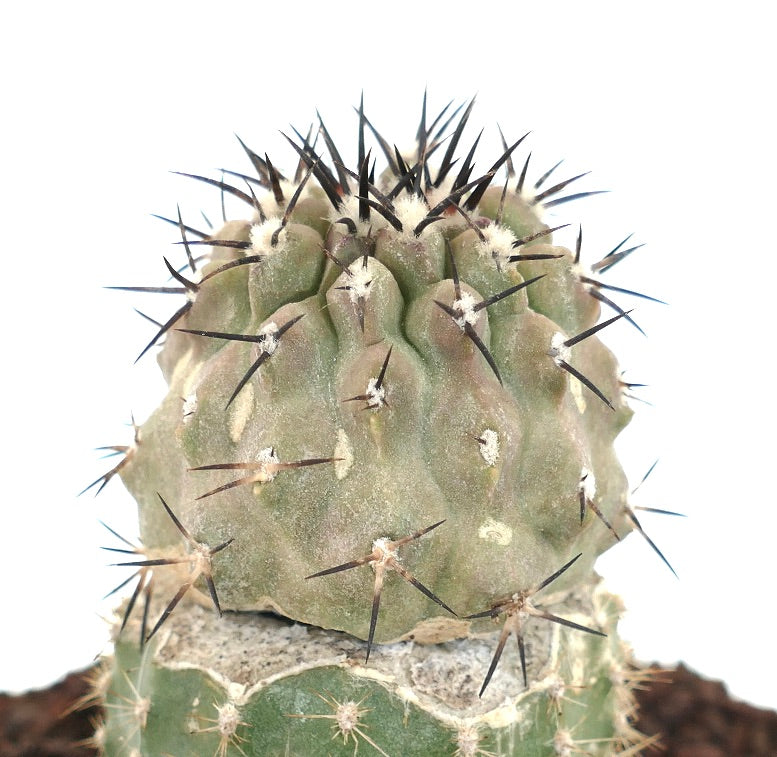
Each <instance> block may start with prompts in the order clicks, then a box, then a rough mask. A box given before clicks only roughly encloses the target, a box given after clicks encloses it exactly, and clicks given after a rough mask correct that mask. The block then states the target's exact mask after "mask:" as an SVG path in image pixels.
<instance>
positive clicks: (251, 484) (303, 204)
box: [84, 95, 672, 757]
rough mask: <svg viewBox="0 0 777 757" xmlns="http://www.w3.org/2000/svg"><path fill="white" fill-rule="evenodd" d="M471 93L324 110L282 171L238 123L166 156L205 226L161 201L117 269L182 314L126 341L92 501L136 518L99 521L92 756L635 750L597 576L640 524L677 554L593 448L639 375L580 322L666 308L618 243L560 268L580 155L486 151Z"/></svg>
mask: <svg viewBox="0 0 777 757" xmlns="http://www.w3.org/2000/svg"><path fill="white" fill-rule="evenodd" d="M473 107H474V100H472V101H469V102H465V103H462V104H459V105H457V104H455V103H454V102H451V103H448V104H447V105H446V106H445V107H444V108H442V109H441V110H439V111H431V110H427V98H426V95H424V97H423V102H422V107H421V117H420V121H419V122H418V124H417V127H416V131H415V145H414V146H413V147H412V149H410V150H405V151H402V150H401V149H399V147H397V143H395V142H394V141H392V139H391V138H389V137H388V136H386V135H384V134H383V133H382V132H380V131H379V130H378V128H377V127H376V126H375V125H373V123H372V121H371V120H370V119H369V118H368V117H367V115H366V113H365V108H364V100H363V99H362V101H361V102H360V104H359V105H358V107H357V108H356V109H355V111H356V112H355V116H354V129H353V134H354V136H355V145H352V144H347V145H346V143H345V142H342V141H340V140H339V139H338V141H336V140H335V138H334V137H333V135H332V134H330V132H329V130H328V129H327V127H326V126H325V124H324V121H323V119H322V118H321V116H320V115H318V114H317V118H316V121H315V123H314V124H313V125H311V126H310V128H309V129H306V130H303V131H297V130H296V129H291V130H290V131H289V133H288V134H284V137H285V143H287V144H288V152H287V158H286V163H285V165H286V166H289V168H288V170H287V169H285V168H284V169H283V171H282V170H281V168H280V165H281V164H280V162H278V163H275V162H274V161H273V160H271V159H270V157H269V155H268V154H267V153H264V152H259V151H256V152H255V151H254V150H252V149H251V148H249V147H248V146H247V145H246V144H245V143H243V142H242V141H241V142H240V144H241V146H242V147H243V149H244V150H245V153H246V156H247V158H248V163H249V167H248V169H247V170H248V173H243V172H240V171H227V170H223V171H221V172H220V174H218V176H217V177H216V178H213V177H208V176H197V175H193V174H183V176H185V177H189V178H191V179H193V180H195V181H199V182H202V183H203V184H205V185H208V186H207V188H206V191H209V192H214V193H216V196H217V199H219V195H220V210H221V213H222V216H223V223H222V224H221V225H220V227H218V228H217V227H213V226H211V225H210V222H209V221H208V220H207V219H205V220H202V218H201V217H200V220H199V221H198V220H192V219H194V218H195V217H194V215H192V219H189V218H186V220H184V214H183V213H182V211H181V210H180V209H178V210H177V212H175V213H173V214H171V216H170V217H162V216H160V218H161V220H162V221H164V222H167V223H169V224H170V226H171V231H172V232H173V234H174V235H175V236H176V239H175V241H174V247H173V249H172V250H171V252H170V253H169V254H168V255H166V256H165V257H163V258H162V260H160V261H159V262H160V267H159V274H160V281H161V283H160V284H159V285H146V284H144V285H138V286H134V285H130V283H129V282H126V283H124V282H123V284H124V285H122V286H115V287H112V288H115V289H120V290H125V291H129V292H135V293H141V294H143V293H148V294H161V295H172V296H173V299H175V300H176V305H175V306H173V307H169V308H168V309H166V310H163V312H164V313H165V314H164V315H163V316H162V317H160V318H158V319H157V318H152V317H150V316H149V315H145V313H141V315H143V317H144V318H145V319H146V320H147V321H148V322H149V323H148V328H149V338H148V341H147V342H146V343H145V344H139V345H137V346H136V347H137V353H136V354H137V358H138V359H139V360H140V359H144V360H147V359H150V357H151V355H152V354H154V353H156V354H157V357H158V362H159V365H160V368H161V370H162V373H163V374H164V377H165V379H166V381H167V383H168V386H169V391H168V394H167V396H166V397H165V398H164V399H163V400H162V403H161V404H160V406H159V407H158V408H157V410H155V411H154V412H153V413H152V414H151V416H150V417H149V418H147V419H146V420H145V421H143V422H142V423H136V421H135V419H134V418H133V419H132V425H133V429H134V433H133V437H132V440H131V442H130V443H128V444H124V445H115V446H110V447H107V448H104V449H107V450H108V452H109V453H110V454H116V455H117V456H118V462H117V463H116V465H115V466H114V467H112V468H111V469H110V470H109V471H107V472H106V473H105V474H104V475H102V476H100V477H99V478H98V479H97V480H96V481H94V482H93V483H92V484H91V485H90V486H88V487H87V489H85V490H84V491H87V490H94V491H96V492H97V493H99V492H100V491H102V490H103V489H104V488H105V486H106V485H107V484H108V483H109V482H110V481H111V480H112V479H113V478H114V477H120V478H121V480H122V482H123V484H124V485H125V486H126V487H127V489H128V490H129V491H130V493H131V494H132V495H133V496H134V498H135V499H136V500H137V503H138V509H139V510H138V511H139V522H140V533H141V536H140V539H139V540H137V541H133V540H130V539H127V538H125V537H124V536H122V535H120V534H119V533H117V532H116V531H115V530H113V529H112V528H111V527H110V525H108V524H107V523H106V528H107V531H108V532H109V533H108V534H107V536H108V538H109V539H110V540H111V543H110V545H106V546H105V549H107V550H109V551H110V552H111V553H113V555H114V556H115V563H114V564H115V565H117V566H120V568H121V569H122V570H123V571H126V574H125V575H123V576H122V582H121V584H120V585H119V586H117V587H116V590H115V591H117V592H118V591H119V590H125V588H126V587H129V588H128V591H129V598H128V599H125V600H124V602H123V604H122V606H121V607H120V608H119V610H118V611H117V618H116V622H115V626H114V642H113V645H112V650H111V654H106V655H105V657H104V658H103V659H102V660H101V663H100V668H99V670H98V673H97V674H96V675H95V685H94V689H95V694H94V696H95V698H99V699H100V700H101V701H103V702H104V704H105V718H104V720H103V722H101V723H99V724H98V725H97V729H96V733H95V735H94V737H93V739H92V740H91V743H92V744H93V745H94V746H96V747H98V748H99V749H100V750H101V751H102V752H103V753H104V754H107V755H127V757H135V756H139V755H143V756H149V757H151V756H154V757H156V756H157V755H175V756H176V757H183V755H216V756H219V757H227V756H228V755H231V756H232V757H234V756H236V755H243V757H249V756H251V755H352V754H356V753H357V750H358V752H359V753H361V754H382V755H394V756H395V757H396V756H397V755H400V756H402V755H536V756H537V757H540V756H544V755H549V756H552V755H570V756H571V755H610V754H624V755H628V754H640V753H642V752H643V751H644V750H646V749H648V748H649V747H651V746H654V739H650V738H646V737H643V736H641V735H640V734H639V733H638V732H637V731H636V730H635V729H634V727H633V725H632V721H633V715H634V700H633V697H632V694H631V691H632V689H633V688H634V686H636V685H638V684H639V683H640V682H641V681H642V680H643V679H644V677H645V675H649V672H648V673H647V674H646V673H645V671H637V670H636V669H635V668H634V667H633V665H632V663H631V660H630V654H629V650H628V647H627V645H626V644H625V643H624V642H623V641H622V640H621V639H620V638H619V637H618V635H617V622H618V618H619V616H620V614H621V610H622V607H621V604H620V601H619V600H618V599H617V598H616V597H613V596H611V595H610V594H608V593H607V591H606V590H605V589H604V587H603V586H602V584H601V581H600V579H599V578H598V576H597V575H596V573H595V572H594V570H593V565H594V562H595V560H596V558H597V557H598V556H599V555H600V554H601V553H602V552H604V551H605V550H606V549H608V548H609V547H610V546H612V545H613V544H615V543H616V542H617V541H618V540H621V539H623V538H624V537H625V536H626V535H627V534H628V533H630V532H632V531H634V532H636V533H638V534H639V535H640V536H641V537H643V538H644V539H646V540H647V541H648V543H649V544H650V546H651V547H652V549H653V550H654V551H655V553H656V554H657V555H658V557H659V558H660V559H661V560H662V561H663V563H665V565H666V566H667V567H668V568H669V569H670V570H671V569H672V568H671V565H670V564H669V562H668V560H667V559H666V557H665V556H664V555H663V554H662V553H661V552H660V551H659V549H658V547H657V546H656V545H655V543H654V542H652V541H651V540H650V538H649V537H648V535H647V534H646V532H645V530H644V528H643V525H642V523H641V522H640V520H639V519H638V517H637V514H636V511H637V510H638V509H639V508H637V507H636V506H633V505H632V504H630V491H629V484H628V481H627V477H626V475H625V473H624V472H623V470H622V468H621V466H620V464H619V463H618V460H617V459H616V455H615V451H614V448H613V443H614V440H615V438H616V436H617V435H618V433H619V432H620V431H621V430H622V429H623V428H624V426H625V425H626V424H627V423H628V422H629V420H630V419H631V416H632V413H633V411H632V409H631V407H630V405H629V402H630V401H634V400H639V399H640V397H639V391H640V385H639V384H636V383H634V382H629V381H625V380H624V378H623V376H622V372H621V369H620V367H619V366H618V364H617V362H616V360H615V357H614V356H613V354H612V353H611V352H610V350H609V349H608V348H607V347H606V346H605V344H604V343H603V341H602V338H603V337H604V338H606V333H607V332H608V331H609V330H611V329H613V330H614V329H630V330H631V331H632V332H633V333H634V338H635V339H643V338H644V333H642V329H641V327H640V326H639V323H638V313H637V312H636V311H635V309H634V305H635V304H637V303H638V302H640V301H643V302H644V301H649V302H660V300H657V299H655V298H654V297H652V296H648V295H646V294H644V293H642V292H638V291H634V290H631V289H628V288H626V287H624V286H621V285H619V284H618V283H617V281H615V282H613V281H611V277H610V269H612V268H615V267H616V266H618V269H617V270H620V264H621V263H622V262H623V261H625V260H626V259H627V258H629V256H630V255H631V254H632V253H634V252H635V251H636V250H637V249H638V248H639V247H641V245H635V244H632V243H631V241H630V237H626V238H625V239H623V241H621V242H619V243H618V244H616V245H615V246H614V247H613V248H612V249H609V250H605V251H602V252H601V253H600V254H599V255H595V256H593V257H595V258H596V259H597V260H596V262H594V263H587V264H586V263H585V262H584V258H585V257H587V255H586V254H585V253H584V249H583V230H582V226H581V225H579V222H578V221H577V220H576V219H571V220H568V221H565V219H564V217H563V215H564V214H566V213H568V212H569V211H570V208H575V207H578V206H579V205H580V206H582V205H584V204H585V203H586V202H589V201H590V202H603V201H606V198H601V197H599V198H596V199H592V198H593V197H594V196H595V195H599V194H600V193H601V192H600V191H599V190H596V189H581V190H578V186H582V185H584V183H585V182H584V181H583V179H584V177H585V176H586V174H580V175H576V176H569V177H566V178H561V177H559V176H557V173H556V172H557V171H558V173H559V174H560V173H561V170H560V168H559V167H560V164H556V165H554V166H552V167H550V168H549V169H547V170H544V171H535V170H534V166H533V164H532V161H531V152H530V151H529V149H528V143H529V141H530V140H529V135H528V134H523V135H521V134H516V135H510V138H507V136H508V135H507V134H503V132H502V131H501V129H500V130H499V131H498V134H499V137H500V139H501V144H502V147H501V150H497V154H496V155H494V156H491V157H490V159H489V160H487V161H486V162H485V163H484V164H483V165H484V166H485V167H486V168H485V170H483V167H481V166H480V163H479V161H477V153H478V147H479V141H480V134H477V133H476V134H475V135H474V137H473V135H471V134H470V132H469V129H470V128H471V127H470V116H471V114H472V112H473ZM279 115H280V114H279ZM529 115H530V114H529ZM399 144H401V145H405V144H407V142H401V143H399ZM346 147H348V148H355V149H354V150H353V154H351V152H350V151H348V152H346V151H345V148H346ZM341 150H343V151H344V152H341ZM349 166H350V167H349ZM578 182H579V183H580V184H578ZM241 206H242V211H241V210H240V208H241ZM228 209H229V214H232V213H233V212H234V213H235V214H236V217H235V218H233V217H230V215H228V212H227V211H228ZM241 219H242V220H241ZM573 222H574V226H573V228H574V229H575V231H576V243H575V245H574V248H575V249H574V250H569V249H566V248H564V247H561V246H558V245H556V244H554V243H553V233H554V232H556V231H558V230H559V229H561V228H563V227H564V226H569V225H570V224H571V223H573ZM553 224H555V225H553ZM616 234H617V232H616ZM617 239H618V237H617V236H615V237H614V241H615V240H617ZM586 252H587V251H586ZM138 296H139V295H138ZM161 299H164V300H168V299H169V298H167V297H165V298H161ZM149 300H150V301H151V302H152V303H153V302H154V300H153V298H149ZM156 301H157V302H158V300H156ZM152 307H153V304H152ZM138 312H140V311H138ZM643 509H644V508H643ZM106 520H107V522H108V523H109V521H110V518H109V517H108V518H107V519H106Z"/></svg>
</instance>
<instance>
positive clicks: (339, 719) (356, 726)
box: [286, 691, 389, 757]
mask: <svg viewBox="0 0 777 757" xmlns="http://www.w3.org/2000/svg"><path fill="white" fill-rule="evenodd" d="M312 693H313V694H315V695H316V696H317V697H318V698H319V699H320V700H321V701H322V702H326V704H327V705H328V706H329V707H331V708H332V714H331V715H320V714H313V715H308V714H297V713H286V717H287V718H303V719H305V720H308V719H310V720H333V721H334V722H333V723H332V730H333V731H334V735H333V736H332V738H333V739H335V738H337V737H338V736H342V737H343V744H345V745H346V746H347V745H348V743H349V740H350V739H353V744H354V746H353V753H354V754H356V753H357V751H358V750H359V736H361V737H362V738H363V739H364V740H365V741H366V742H367V743H368V744H369V745H370V746H371V747H372V748H373V749H375V750H376V751H377V752H378V753H379V754H382V755H383V756H384V757H389V756H388V754H386V752H384V751H383V750H382V749H381V748H380V747H379V746H378V745H377V744H376V743H375V742H374V741H373V740H372V739H371V738H370V737H369V736H368V735H367V734H366V733H365V732H364V730H363V729H364V728H366V727H367V726H365V725H361V726H360V723H359V721H360V720H361V718H362V717H363V716H364V715H366V714H367V713H368V712H372V710H371V709H369V708H366V707H362V706H361V705H362V704H363V703H364V702H365V700H366V697H365V698H364V699H360V700H359V701H358V702H355V701H353V700H352V699H349V700H346V701H344V702H338V701H337V699H336V698H335V696H334V695H333V694H332V693H331V692H327V694H329V696H328V697H327V696H324V695H323V694H320V693H319V692H317V691H314V692H312Z"/></svg>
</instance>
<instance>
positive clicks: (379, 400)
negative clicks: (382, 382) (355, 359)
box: [365, 378, 386, 410]
mask: <svg viewBox="0 0 777 757" xmlns="http://www.w3.org/2000/svg"><path fill="white" fill-rule="evenodd" d="M377 383H378V379H376V378H371V379H370V380H369V381H368V382H367V391H366V392H365V394H366V395H367V405H368V406H369V408H370V409H371V410H378V409H379V408H381V407H383V405H385V404H386V387H385V386H376V384H377Z"/></svg>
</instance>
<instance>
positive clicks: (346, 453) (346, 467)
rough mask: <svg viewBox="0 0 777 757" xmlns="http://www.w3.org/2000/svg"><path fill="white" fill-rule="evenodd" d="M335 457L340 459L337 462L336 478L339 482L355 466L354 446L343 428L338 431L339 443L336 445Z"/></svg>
mask: <svg viewBox="0 0 777 757" xmlns="http://www.w3.org/2000/svg"><path fill="white" fill-rule="evenodd" d="M333 457H338V458H340V459H339V460H338V461H337V462H335V464H334V465H335V476H337V480H338V481H342V480H343V479H344V478H345V477H346V476H347V475H348V471H350V470H351V466H352V465H353V446H352V445H351V440H350V439H349V438H348V434H346V433H345V431H344V430H343V429H341V428H339V429H337V443H336V444H335V451H334V455H333Z"/></svg>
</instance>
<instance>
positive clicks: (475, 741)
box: [456, 725, 482, 757]
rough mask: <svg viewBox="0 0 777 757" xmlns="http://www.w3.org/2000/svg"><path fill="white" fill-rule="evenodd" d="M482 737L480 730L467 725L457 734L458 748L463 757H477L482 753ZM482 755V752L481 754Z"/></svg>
mask: <svg viewBox="0 0 777 757" xmlns="http://www.w3.org/2000/svg"><path fill="white" fill-rule="evenodd" d="M479 744H480V736H479V735H478V729H477V728H476V727H475V726H472V725H465V726H462V727H461V728H459V729H458V731H457V732H456V746H457V747H458V752H457V753H458V754H459V755H461V757H475V756H476V755H477V754H478V753H479V752H480V747H479V746H478V745H479ZM481 754H482V752H481Z"/></svg>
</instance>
